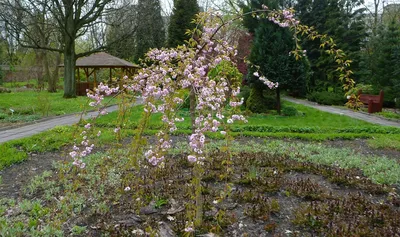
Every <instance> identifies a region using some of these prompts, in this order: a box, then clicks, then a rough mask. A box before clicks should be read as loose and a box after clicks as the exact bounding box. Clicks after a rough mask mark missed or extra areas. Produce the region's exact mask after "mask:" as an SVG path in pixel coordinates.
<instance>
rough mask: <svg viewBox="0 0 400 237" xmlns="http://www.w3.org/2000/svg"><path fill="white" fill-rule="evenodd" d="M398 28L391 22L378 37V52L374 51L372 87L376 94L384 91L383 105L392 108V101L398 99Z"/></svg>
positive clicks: (399, 93)
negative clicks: (375, 62) (375, 60)
mask: <svg viewBox="0 0 400 237" xmlns="http://www.w3.org/2000/svg"><path fill="white" fill-rule="evenodd" d="M399 27H400V26H399V24H398V23H397V22H396V21H394V20H393V21H391V23H390V24H389V26H388V27H386V28H385V29H384V31H383V32H382V35H381V37H380V40H379V44H380V45H381V46H380V50H376V52H377V54H376V57H377V67H376V68H375V70H376V71H375V73H374V78H373V87H374V88H375V91H376V92H378V91H379V90H384V93H385V96H384V103H385V105H386V106H390V107H392V106H394V99H395V98H397V97H400V90H399V89H400V88H399V87H400V69H399V68H400V52H399V50H400V46H399V45H400V31H399ZM377 48H378V47H377Z"/></svg>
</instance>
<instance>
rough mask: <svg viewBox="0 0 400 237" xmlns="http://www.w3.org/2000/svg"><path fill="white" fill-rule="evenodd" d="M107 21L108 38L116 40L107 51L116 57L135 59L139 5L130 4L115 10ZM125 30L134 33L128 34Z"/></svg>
mask: <svg viewBox="0 0 400 237" xmlns="http://www.w3.org/2000/svg"><path fill="white" fill-rule="evenodd" d="M107 22H108V28H107V34H106V40H107V42H115V43H114V44H111V45H110V46H109V47H108V48H107V51H108V52H109V53H110V54H111V55H114V56H116V57H119V58H123V59H126V60H129V61H133V55H134V54H135V49H136V46H135V45H136V40H135V38H136V31H135V29H136V28H137V25H138V11H137V5H136V4H135V5H129V6H126V7H124V8H120V9H118V10H116V11H114V13H113V14H110V15H109V16H108V18H107ZM125 32H132V34H131V35H127V36H126V35H125V34H126V33H125ZM118 39H119V40H118Z"/></svg>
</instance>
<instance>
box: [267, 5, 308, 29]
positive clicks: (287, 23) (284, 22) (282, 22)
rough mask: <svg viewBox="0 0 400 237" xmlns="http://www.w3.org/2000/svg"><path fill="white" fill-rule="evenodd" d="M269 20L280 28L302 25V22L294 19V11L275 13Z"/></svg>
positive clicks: (287, 10)
mask: <svg viewBox="0 0 400 237" xmlns="http://www.w3.org/2000/svg"><path fill="white" fill-rule="evenodd" d="M268 20H270V21H272V22H274V23H275V24H277V25H279V26H280V27H283V28H286V27H291V26H296V25H298V24H300V21H298V20H297V19H295V18H294V10H293V9H284V10H282V11H275V12H274V11H273V12H271V13H270V14H269V16H268Z"/></svg>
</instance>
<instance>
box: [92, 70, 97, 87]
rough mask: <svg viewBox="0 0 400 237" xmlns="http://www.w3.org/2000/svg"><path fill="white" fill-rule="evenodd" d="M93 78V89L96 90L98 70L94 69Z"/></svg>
mask: <svg viewBox="0 0 400 237" xmlns="http://www.w3.org/2000/svg"><path fill="white" fill-rule="evenodd" d="M93 71H94V72H93V77H94V80H93V88H96V87H97V77H96V68H95V69H93Z"/></svg>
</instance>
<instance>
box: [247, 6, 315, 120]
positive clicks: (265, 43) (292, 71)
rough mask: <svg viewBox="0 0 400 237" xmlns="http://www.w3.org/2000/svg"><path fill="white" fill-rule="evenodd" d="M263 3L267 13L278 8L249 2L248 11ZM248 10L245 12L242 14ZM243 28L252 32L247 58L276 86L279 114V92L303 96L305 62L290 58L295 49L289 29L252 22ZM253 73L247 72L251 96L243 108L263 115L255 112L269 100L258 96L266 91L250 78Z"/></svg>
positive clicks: (270, 23) (305, 75) (257, 21)
mask: <svg viewBox="0 0 400 237" xmlns="http://www.w3.org/2000/svg"><path fill="white" fill-rule="evenodd" d="M263 3H264V4H265V5H267V6H268V7H269V8H270V9H271V8H272V9H273V8H277V7H278V3H277V2H273V1H252V4H253V5H252V7H254V8H257V7H260V6H258V5H261V4H263ZM248 10H249V9H247V10H246V9H245V11H248ZM244 24H245V26H246V27H247V28H248V29H249V31H251V32H252V31H254V33H255V38H254V41H253V47H252V50H251V54H250V57H249V60H250V62H251V64H252V65H256V66H257V67H259V68H258V69H257V71H259V72H260V73H261V74H262V75H263V76H265V77H266V78H268V79H269V80H271V81H273V82H278V83H279V87H278V88H277V89H276V103H277V105H276V108H277V110H278V113H280V91H281V90H289V91H290V92H291V93H293V94H295V95H297V96H301V95H304V94H305V92H306V85H307V80H308V78H309V65H308V61H307V59H305V58H303V59H302V60H298V61H297V60H296V59H295V58H294V57H293V56H291V55H290V52H291V51H292V50H294V48H295V42H294V40H293V34H292V33H291V32H290V31H289V29H287V28H282V27H279V26H278V25H276V24H274V23H273V22H270V21H268V20H266V19H261V20H254V18H253V19H249V18H247V19H245V21H244ZM255 70H256V68H254V67H253V68H252V69H251V70H250V72H249V82H250V83H251V84H252V93H251V94H250V97H249V101H248V103H247V105H248V106H249V109H250V110H252V111H253V112H265V111H255V110H259V109H261V110H264V109H266V107H265V106H264V107H263V106H262V104H266V103H271V100H269V99H268V98H266V97H265V96H264V95H263V93H262V91H263V90H265V89H266V88H267V87H266V86H265V85H263V83H262V82H261V81H260V80H259V79H258V78H257V77H254V76H253V72H254V71H255ZM254 96H257V98H253V97H254ZM263 97H264V98H263ZM265 99H266V100H265Z"/></svg>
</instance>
